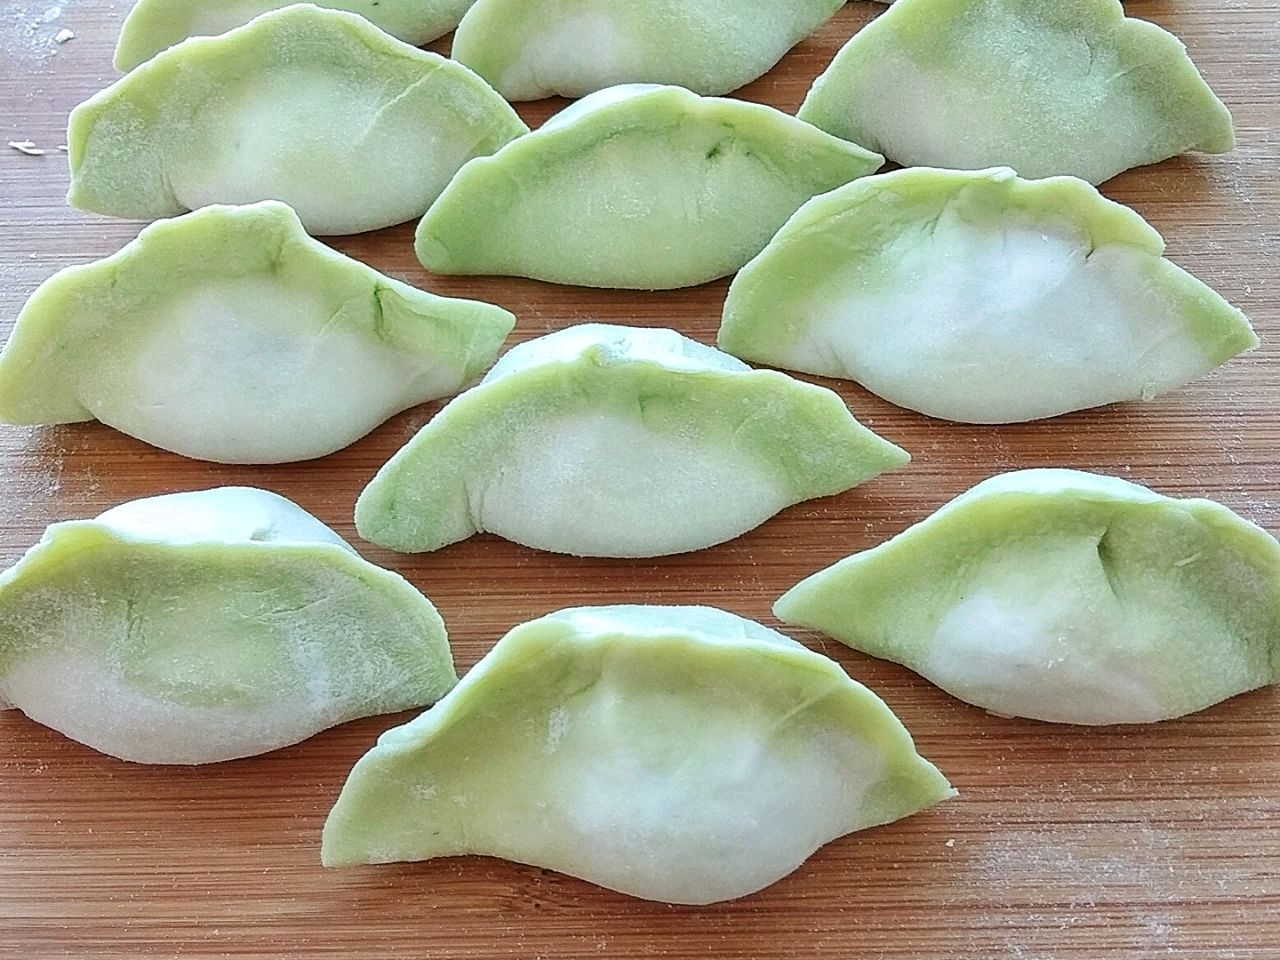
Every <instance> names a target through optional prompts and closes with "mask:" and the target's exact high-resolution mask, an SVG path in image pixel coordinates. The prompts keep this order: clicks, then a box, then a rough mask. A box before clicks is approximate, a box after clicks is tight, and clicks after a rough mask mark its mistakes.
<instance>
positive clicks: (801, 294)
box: [719, 167, 1258, 423]
mask: <svg viewBox="0 0 1280 960" xmlns="http://www.w3.org/2000/svg"><path fill="white" fill-rule="evenodd" d="M1163 252H1164V241H1163V240H1162V239H1161V237H1160V235H1159V234H1158V233H1156V231H1155V230H1154V229H1152V228H1151V226H1150V225H1148V224H1147V223H1146V221H1144V220H1143V219H1142V218H1141V217H1140V216H1138V214H1136V213H1134V212H1133V211H1132V210H1129V209H1128V208H1126V207H1122V206H1120V205H1119V204H1117V203H1112V202H1111V201H1109V200H1106V199H1104V198H1103V197H1102V196H1101V195H1100V194H1099V193H1098V191H1097V190H1096V189H1095V188H1093V187H1091V186H1090V185H1089V184H1087V183H1085V182H1084V181H1082V180H1078V179H1076V178H1073V177H1054V178H1051V179H1048V180H1035V181H1027V180H1021V179H1019V178H1018V177H1017V176H1016V175H1015V174H1014V173H1013V171H1012V170H1010V169H1008V168H1007V167H1006V168H998V169H995V170H983V171H978V172H967V171H955V170H934V169H930V168H927V167H914V168H911V169H908V170H899V171H896V172H894V173H887V174H883V175H880V176H875V177H867V178H864V179H862V180H857V181H855V182H853V183H851V184H848V185H846V186H844V187H840V188H838V189H836V190H833V191H832V192H831V193H828V194H824V195H823V196H821V197H815V198H814V199H813V200H810V201H809V202H808V203H807V204H805V205H804V206H803V207H801V208H800V210H799V211H798V212H797V213H796V215H795V216H794V217H792V218H791V219H790V220H789V221H787V224H786V225H785V226H784V227H783V228H782V229H781V230H780V231H779V232H778V234H777V236H775V237H774V238H773V240H771V241H770V242H769V245H768V246H767V247H766V248H765V249H764V251H763V252H761V254H760V255H759V256H758V257H756V258H755V259H754V260H753V261H751V263H749V264H747V266H746V267H744V268H743V269H742V271H741V272H740V273H739V274H738V276H737V277H735V278H734V281H733V285H732V286H731V287H730V288H729V296H728V299H727V301H726V303H725V308H724V321H723V323H722V325H721V327H720V337H719V343H720V346H721V348H722V349H724V350H726V351H728V352H729V353H732V354H733V355H734V356H738V357H742V358H743V359H744V360H749V361H752V362H755V363H765V364H769V365H770V366H776V367H785V368H787V369H792V370H803V371H804V372H806V373H813V374H818V375H820V376H827V377H843V378H845V379H850V380H856V381H858V382H859V383H861V384H862V385H863V386H864V387H866V388H867V389H869V390H871V391H873V392H874V393H876V394H879V395H880V396H882V397H884V398H885V399H886V400H889V401H890V402H892V403H896V404H898V405H899V406H903V407H908V408H910V409H912V410H919V411H920V412H922V413H926V414H928V415H929V416H933V417H941V418H944V419H947V420H959V421H963V422H968V423H1013V422H1018V421H1023V420H1035V419H1039V418H1042V417H1053V416H1058V415H1059V414H1063V413H1068V412H1070V411H1072V410H1081V409H1084V408H1086V407H1093V406H1100V405H1102V404H1107V403H1116V402H1119V401H1124V400H1139V399H1141V400H1150V399H1151V398H1153V397H1156V396H1158V395H1160V394H1162V393H1165V392H1167V391H1169V390H1172V389H1175V388H1177V387H1180V386H1183V385H1184V384H1186V383H1189V382H1190V381H1191V380H1194V379H1195V378H1196V377H1199V376H1201V375H1203V374H1205V373H1207V372H1209V371H1210V370H1212V369H1213V368H1214V367H1216V366H1218V365H1219V364H1221V363H1224V362H1226V361H1227V360H1229V359H1230V358H1231V357H1234V356H1236V355H1237V354H1239V353H1241V352H1243V351H1245V350H1251V349H1253V348H1254V347H1256V346H1257V345H1258V338H1257V337H1256V336H1255V335H1254V333H1253V329H1252V328H1251V327H1250V326H1249V321H1248V320H1247V319H1246V318H1245V316H1244V315H1243V314H1242V313H1241V312H1240V311H1239V310H1237V309H1236V308H1235V307H1233V306H1231V304H1229V303H1227V302H1226V301H1225V300H1223V299H1222V297H1220V296H1218V295H1217V294H1216V293H1214V292H1213V291H1212V290H1211V289H1209V287H1207V286H1205V285H1204V284H1203V283H1201V282H1200V281H1199V280H1197V279H1196V278H1195V277H1193V276H1191V275H1190V274H1188V273H1186V272H1185V271H1183V270H1182V269H1180V268H1179V267H1177V266H1175V265H1174V264H1172V263H1170V262H1169V261H1168V260H1165V259H1163V258H1162V257H1161V254H1162V253H1163Z"/></svg>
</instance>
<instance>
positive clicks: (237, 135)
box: [67, 4, 528, 234]
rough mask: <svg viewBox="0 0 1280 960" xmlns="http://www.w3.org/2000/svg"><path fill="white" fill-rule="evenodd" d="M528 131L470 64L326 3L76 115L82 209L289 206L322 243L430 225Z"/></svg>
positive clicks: (183, 50)
mask: <svg viewBox="0 0 1280 960" xmlns="http://www.w3.org/2000/svg"><path fill="white" fill-rule="evenodd" d="M527 131H528V128H527V127H526V126H525V125H524V123H523V122H521V120H520V118H519V117H517V116H516V114H515V111H513V110H512V109H511V105H510V104H508V103H507V102H506V101H505V100H503V99H502V98H501V97H500V96H498V94H497V93H495V92H494V91H493V89H492V88H491V87H490V86H489V85H488V84H486V83H485V82H484V81H483V80H481V79H480V78H479V77H477V76H476V75H475V74H474V73H472V72H471V71H470V70H468V69H467V68H466V67H464V66H462V64H460V63H457V62H455V61H453V60H447V59H445V58H444V57H441V56H438V55H437V54H434V53H428V52H427V51H425V50H419V49H417V48H416V47H411V46H409V45H408V44H405V43H401V42H400V41H399V40H396V39H395V38H393V37H391V36H389V35H387V34H385V33H383V32H382V31H381V30H379V29H378V28H377V27H375V26H374V25H373V24H371V23H370V22H369V21H368V20H366V19H365V18H364V17H361V16H358V15H356V14H354V13H345V12H342V11H338V10H325V9H321V8H319V7H316V6H313V5H311V4H296V5H294V6H290V7H285V8H283V9H280V10H274V11H271V12H269V13H264V14H262V15H261V16H259V17H257V18H255V19H254V20H252V21H250V22H249V23H247V24H245V25H244V26H242V27H237V28H235V29H234V30H231V31H229V32H228V33H224V34H222V35H220V36H216V37H194V38H192V39H189V40H184V41H182V42H181V43H179V44H177V45H176V46H173V47H170V48H169V49H168V50H165V51H164V52H163V53H160V54H158V55H156V57H155V58H154V59H152V60H149V61H148V62H147V63H145V64H143V65H142V66H140V67H138V68H137V69H136V70H134V71H133V72H132V73H129V74H127V75H126V76H124V77H121V78H120V79H119V80H117V81H116V82H115V83H113V84H112V85H111V86H109V87H107V89H105V90H103V91H101V92H100V93H97V94H95V95H94V96H92V97H90V98H89V99H88V100H86V101H85V102H84V103H82V104H80V105H79V106H78V107H76V108H75V109H74V110H72V111H71V119H70V122H69V125H68V130H67V144H68V147H69V153H70V159H71V190H70V192H69V193H68V194H67V202H68V203H70V204H71V205H72V206H73V207H79V208H80V209H82V210H90V211H92V212H94V213H105V214H108V215H110V216H114V217H128V218H131V219H137V220H154V219H156V218H158V217H172V216H176V215H177V214H179V213H182V212H184V211H186V210H194V209H196V208H197V207H203V206H206V205H208V204H211V203H252V202H255V201H257V200H283V201H284V202H286V203H288V204H289V205H290V206H291V207H293V208H294V209H295V210H297V211H298V216H299V217H301V218H302V222H303V223H304V224H306V227H307V230H308V231H309V232H310V233H314V234H344V233H360V232H362V231H365V230H376V229H378V228H380V227H387V226H391V225H392V224H396V223H403V222H404V221H406V220H411V219H413V218H415V217H419V216H421V215H422V213H423V211H425V210H426V209H427V207H429V206H430V205H431V202H432V201H433V200H435V198H436V197H437V196H439V194H440V191H441V190H443V189H444V187H445V184H447V183H448V182H449V181H450V180H451V179H452V178H453V175H454V174H455V173H456V172H457V171H458V168H459V167H461V166H462V165H463V164H464V163H466V162H467V161H468V160H470V159H471V158H472V157H477V156H482V155H484V154H487V153H492V152H493V151H495V150H497V149H498V148H499V147H501V146H502V145H503V144H505V143H507V142H508V141H509V140H512V139H514V138H515V137H518V136H520V135H521V134H523V133H526V132H527Z"/></svg>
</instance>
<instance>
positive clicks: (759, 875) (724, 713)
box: [322, 606, 954, 903]
mask: <svg viewBox="0 0 1280 960" xmlns="http://www.w3.org/2000/svg"><path fill="white" fill-rule="evenodd" d="M953 793H954V791H953V790H951V788H950V785H949V784H948V783H947V782H946V780H945V779H944V778H943V776H942V775H941V774H940V773H939V772H938V771H937V770H936V769H935V768H934V767H933V766H932V765H931V764H930V763H928V761H926V760H924V759H923V758H921V757H920V756H919V755H918V754H917V753H916V751H915V748H914V745H913V744H912V742H911V738H910V736H909V734H908V733H907V731H906V730H905V729H904V728H903V727H902V725H901V724H900V723H899V722H898V720H897V718H896V717H894V715H893V714H892V713H891V712H890V711H889V709H888V708H887V707H886V706H885V705H884V704H883V703H882V702H881V701H880V700H879V699H878V698H877V697H876V696H875V695H874V694H873V693H871V692H870V691H869V690H867V689H866V688H865V687H862V686H861V685H860V684H858V683H855V682H854V681H853V680H850V679H849V678H848V677H847V676H846V675H845V674H844V672H843V671H842V670H841V669H840V668H839V667H838V666H837V665H836V664H835V663H834V662H832V661H830V660H828V659H827V658H826V657H823V656H821V655H819V654H816V653H812V652H810V651H809V650H806V649H805V648H804V647H802V646H800V645H799V644H798V643H795V642H794V641H792V640H790V639H788V638H787V637H784V636H782V635H781V634H778V633H775V632H774V631H772V630H768V629H766V628H764V627H762V626H760V625H759V624H757V623H754V622H752V621H749V620H744V619H742V618H740V617H736V616H733V615H732V614H729V613H725V612H723V611H720V610H714V609H710V608H704V607H640V606H619V607H595V608H592V607H586V608H578V609H573V610H563V611H560V612H559V613H555V614H551V615H550V616H547V617H543V618H541V619H539V620H535V621H532V622H530V623H526V624H522V625H521V626H519V627H517V628H515V629H514V630H512V631H511V632H510V633H508V634H507V636H506V637H504V638H503V639H502V640H500V641H499V642H498V643H497V644H496V645H495V646H494V648H493V649H492V651H491V652H490V653H489V654H488V655H486V656H485V658H484V659H483V660H481V661H480V663H478V664H477V665H476V666H475V667H473V668H472V670H471V671H470V673H468V675H467V676H466V678H465V679H464V680H463V681H462V683H461V684H459V686H458V687H457V690H456V692H455V693H454V695H452V696H450V697H448V698H446V699H445V700H444V701H442V702H441V703H440V704H439V706H438V707H437V708H436V709H433V710H430V711H428V712H427V713H425V714H423V715H422V716H421V717H419V718H418V719H417V720H414V721H412V722H410V723H408V724H406V725H405V726H403V727H400V728H397V729H395V730H391V731H388V732H387V733H386V734H384V735H383V736H382V737H381V738H380V739H379V741H378V744H377V746H376V747H374V748H373V749H372V750H371V751H370V752H369V753H368V754H366V755H365V756H364V757H363V758H362V759H361V760H360V761H359V763H357V764H356V766H355V768H354V769H353V770H352V772H351V776H350V777H349V778H348V781H347V784H346V786H344V787H343V790H342V794H341V796H340V797H339V798H338V802H337V803H336V804H335V806H334V808H333V811H332V812H331V813H330V815H329V819H328V821H327V823H326V824H325V830H324V841H323V847H322V857H323V860H324V862H325V863H326V864H327V865H330V866H344V865H350V864H357V863H384V862H390V861H395V860H425V859H429V858H431V857H440V856H452V855H456V854H463V853H478V854H486V855H490V856H500V857H505V858H507V859H510V860H515V861H518V862H521V863H531V864H536V865H539V866H545V867H550V868H551V869H554V870H559V871H562V872H564V873H568V874H570V875H573V876H578V877H582V878H584V879H586V880H590V881H592V882H594V883H598V884H601V885H603V886H606V887H610V888H612V889H615V890H621V891H623V892H625V893H630V894H632V895H634V896H638V897H645V898H648V899H653V900H663V901H668V902H676V903H711V902H715V901H718V900H725V899H729V898H732V897H739V896H743V895H745V894H748V893H751V892H753V891H755V890H758V889H760V888H762V887H764V886H767V885H768V884H770V883H773V882H774V881H775V880H778V879H779V878H781V877H782V876H784V875H786V874H787V873H790V872H791V871H792V870H794V869H795V868H796V867H798V866H799V865H800V864H801V863H802V862H803V861H804V860H805V859H806V858H807V857H808V856H809V855H810V854H812V853H813V852H814V851H815V850H817V849H818V848H819V847H820V846H822V845H823V844H825V843H827V842H829V841H831V840H833V839H835V838H836V837H839V836H842V835H844V834H846V833H849V832H851V831H854V830H859V829H863V828H866V827H870V826H874V825H877V824H883V823H887V822H889V821H892V820H896V819H898V818H900V817H903V816H906V815H908V814H911V813H914V812H916V811H918V810H922V809H924V808H925V807H928V806H930V805H932V804H934V803H937V802H938V801H940V800H943V799H945V798H946V797H948V796H951V795H952V794H953Z"/></svg>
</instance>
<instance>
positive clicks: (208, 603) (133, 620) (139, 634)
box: [0, 487, 456, 764]
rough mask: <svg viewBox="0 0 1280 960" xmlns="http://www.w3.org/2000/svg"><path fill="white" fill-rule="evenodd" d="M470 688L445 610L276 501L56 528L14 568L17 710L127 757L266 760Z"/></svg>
mask: <svg viewBox="0 0 1280 960" xmlns="http://www.w3.org/2000/svg"><path fill="white" fill-rule="evenodd" d="M455 679H456V677H455V674H454V671H453V662H452V659H451V657H450V654H449V645H448V642H447V640H446V637H445V628H444V623H443V621H441V619H440V615H439V614H438V613H437V612H436V609H435V607H434V606H432V605H431V603H430V601H428V600H427V599H426V598H425V597H423V596H422V594H420V593H418V591H417V590H415V589H414V588H413V587H412V586H410V585H409V583H407V582H406V581H405V580H404V579H402V578H401V577H399V576H397V575H396V574H394V573H391V572H389V571H387V570H382V569H380V568H379V567H375V566H374V565H373V564H371V563H368V562H366V561H364V560H362V559H360V557H359V556H357V555H356V553H355V551H353V550H352V549H351V548H350V547H349V546H348V545H347V544H346V543H345V542H344V541H343V540H342V539H341V538H340V537H339V536H338V535H337V534H335V533H334V532H333V531H332V530H330V529H329V528H328V527H326V526H324V524H322V523H320V521H318V520H316V519H315V518H314V517H312V516H311V515H310V514H308V513H305V512H304V511H302V510H301V509H299V508H298V507H297V506H295V505H294V504H292V503H290V502H289V501H288V500H285V499H284V498H283V497H278V496H276V495H275V494H272V493H267V492H266V491H264V490H254V489H248V488H237V487H224V488H221V489H217V490H204V491H200V492H197V493H180V494H172V495H168V496H162V497H152V498H150V499H146V500H136V501H133V502H131V503H125V504H121V505H120V506H118V507H115V508H113V509H111V510H108V511H107V512H106V513H104V514H102V515H101V516H99V517H98V518H97V519H94V520H73V521H69V522H65V523H55V524H53V525H52V526H51V527H49V529H48V530H47V531H45V535H44V537H43V538H41V540H40V542H39V543H37V544H36V545H35V546H34V547H32V548H31V549H30V550H29V551H27V553H26V555H25V556H23V558H22V559H21V560H19V561H18V563H17V564H16V565H15V566H13V567H11V568H10V569H9V570H7V571H5V572H4V573H3V574H0V707H17V708H18V709H20V710H22V711H23V712H24V713H26V714H27V715H28V716H29V717H31V718H32V719H33V720H36V721H38V722H40V723H43V724H45V725H46V726H49V727H52V728H53V729H55V730H58V731H60V732H61V733H63V734H65V735H67V736H68V737H71V738H72V739H75V740H79V741H80V742H81V743H85V744H87V745H88V746H90V747H93V748H94V749H96V750H100V751H102V752H103V753H108V754H111V755H112V756H115V757H120V758H122V759H125V760H133V761H137V762H140V763H182V764H192V763H211V762H214V761H218V760H230V759H234V758H236V757H245V756H250V755H252V754H257V753H263V752H265V751H268V750H274V749H276V748H277V747H283V746H285V745H287V744H291V743H296V742H297V741H299V740H303V739H305V738H307V737H309V736H311V735H312V734H315V733H318V732H319V731H321V730H323V729H325V728H327V727H331V726H333V725H335V724H339V723H344V722H346V721H348V720H353V719H355V718H357V717H365V716H371V715H373V714H379V713H390V712H392V711H395V710H405V709H407V708H409V707H420V706H424V705H426V704H429V703H431V702H432V701H434V700H436V699H437V698H439V697H440V696H442V695H443V694H444V693H445V691H447V690H448V689H449V688H450V687H451V686H452V685H453V683H454V681H455Z"/></svg>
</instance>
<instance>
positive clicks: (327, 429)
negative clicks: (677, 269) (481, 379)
mask: <svg viewBox="0 0 1280 960" xmlns="http://www.w3.org/2000/svg"><path fill="white" fill-rule="evenodd" d="M514 323H515V318H514V317H512V316H511V314H509V313H507V311H505V310H503V309H501V308H500V307H495V306H491V305H489V304H487V303H476V302H474V301H470V300H450V299H445V298H443V297H437V296H433V295H432V294H430V293H426V292H424V291H422V290H418V289H416V288H414V287H411V286H409V285H407V284H404V283H401V282H399V281H398V280H393V279H391V278H390V277H385V276H383V275H382V274H380V273H378V272H377V271H376V270H373V269H371V268H370V267H367V266H365V265H364V264H362V263H358V262H356V261H355V260H350V259H348V258H346V257H344V256H342V255H340V254H338V253H335V252H334V251H332V250H330V249H329V248H328V247H326V246H324V245H323V244H321V243H320V242H319V241H316V240H313V239H311V238H310V237H308V236H307V235H306V233H305V232H304V231H303V229H302V224H301V223H299V222H298V218H297V217H296V216H295V215H294V213H293V211H292V210H290V209H289V208H288V207H287V206H285V205H284V204H281V203H277V202H275V201H264V202H262V203H259V204H255V205H253V206H247V207H221V206H213V207H206V208H204V209H202V210H198V211H196V212H195V213H191V214H188V215H186V216H184V217H179V218H178V219H176V220H165V221H162V222H160V223H155V224H152V225H151V226H149V227H147V228H146V229H145V230H143V231H142V233H141V234H140V235H139V237H138V238H137V239H136V240H134V241H133V242H132V243H130V244H129V245H128V246H126V247H125V248H124V249H123V250H121V251H120V252H119V253H117V254H115V255H114V256H111V257H108V258H107V259H105V260H100V261H98V262H97V263H91V264H86V265H84V266H79V267H71V268H69V269H66V270H63V271H62V272H61V273H58V274H56V275H54V276H53V277H51V278H50V279H49V280H47V281H46V282H45V283H44V284H43V285H41V287H40V288H39V289H38V290H37V291H36V292H35V293H34V294H33V295H32V297H31V299H30V300H29V301H28V302H27V305H26V306H25V307H24V308H23V310H22V313H21V314H20V315H19V317H18V322H17V325H16V326H15V328H14V331H13V335H12V337H11V338H10V340H9V343H8V344H7V345H6V346H5V350H4V353H3V354H0V421H3V422H6V423H17V424H39V423H74V422H77V421H82V420H90V419H98V420H101V421H103V422H104V423H107V424H110V425H111V426H113V427H115V428H117V429H118V430H122V431H123V432H125V433H128V434H130V435H131V436H134V437H138V438H139V439H141V440H145V441H146V442H148V443H151V444H154V445H156V446H159V447H163V448H165V449H167V450H172V451H175V452H177V453H181V454H183V455H185V456H188V457H197V458H200V459H205V460H217V461H222V462H226V463H280V462H284V461H289V460H305V459H309V458H311V457H320V456H324V455H326V454H329V453H332V452H334V451H335V450H339V449H341V448H342V447H345V446H346V445H347V444H349V443H352V442H353V441H355V440H357V439H359V438H360V437H362V436H364V434H366V433H368V432H369V431H370V430H372V429H373V428H374V427H375V426H377V425H378V424H379V423H381V422H382V421H383V420H385V419H386V418H387V417H389V416H391V415H392V414H394V413H397V412H399V411H400V410H403V409H405V408H406V407H410V406H413V405H414V404H417V403H422V402H424V401H426V400H430V399H434V398H437V397H443V396H448V395H449V394H452V393H456V392H457V391H458V390H459V389H461V388H462V387H463V386H465V385H466V384H467V383H468V382H469V381H471V380H472V379H474V378H475V377H477V376H479V375H480V373H481V372H482V371H483V370H484V369H485V368H486V367H487V366H488V365H489V364H490V363H492V361H493V359H494V357H495V356H497V352H498V348H499V346H500V345H501V344H502V341H503V340H504V339H505V338H506V335H507V334H508V333H509V332H510V331H511V328H512V327H513V326H514Z"/></svg>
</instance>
